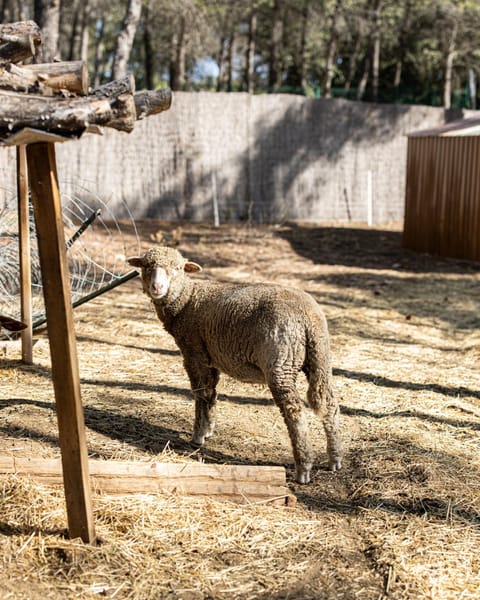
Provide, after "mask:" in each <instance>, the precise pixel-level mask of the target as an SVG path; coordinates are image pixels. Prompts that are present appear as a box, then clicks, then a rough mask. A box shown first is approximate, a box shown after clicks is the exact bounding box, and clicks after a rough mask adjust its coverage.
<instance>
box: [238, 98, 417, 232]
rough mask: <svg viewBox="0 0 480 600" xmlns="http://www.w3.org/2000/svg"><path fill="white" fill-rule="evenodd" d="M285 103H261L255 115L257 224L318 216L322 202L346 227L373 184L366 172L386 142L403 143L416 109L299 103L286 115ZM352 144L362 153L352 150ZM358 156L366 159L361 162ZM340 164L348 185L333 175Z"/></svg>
mask: <svg viewBox="0 0 480 600" xmlns="http://www.w3.org/2000/svg"><path fill="white" fill-rule="evenodd" d="M272 100H273V102H272ZM275 100H276V102H275ZM282 100H283V99H282V98H281V97H280V98H278V99H275V98H272V99H270V98H268V97H267V98H265V99H264V98H260V99H259V102H262V101H263V103H262V104H260V106H259V107H258V108H257V109H256V110H255V109H254V114H253V115H252V120H254V123H253V125H252V131H253V132H254V139H253V141H252V152H251V156H250V168H249V170H250V172H249V173H248V176H249V182H250V185H249V187H248V190H247V198H246V204H247V205H250V213H251V216H252V219H253V221H256V222H279V221H281V220H282V219H284V218H292V216H293V218H298V217H297V215H298V214H303V215H309V214H312V215H315V213H318V212H319V209H318V203H322V202H323V203H326V202H328V203H329V205H330V206H329V207H328V208H327V207H325V206H324V207H323V209H321V212H322V213H323V212H330V213H332V212H336V213H338V212H340V213H341V214H342V218H344V219H345V220H347V219H350V218H352V215H351V214H349V213H351V212H352V211H354V210H355V208H354V205H355V203H356V202H357V203H358V202H359V200H358V196H359V188H360V185H359V184H360V182H361V181H363V180H365V181H366V178H367V175H366V172H364V171H365V169H366V168H368V167H366V165H368V166H370V164H372V163H374V162H375V158H374V157H375V154H378V152H379V149H380V148H381V147H382V146H383V145H384V144H385V143H387V142H388V141H391V140H393V139H394V138H399V137H402V136H403V134H404V131H403V129H402V126H401V125H400V126H399V122H400V121H402V120H404V118H405V115H407V114H408V113H409V112H410V111H411V109H412V107H410V106H405V105H373V104H367V103H357V102H349V101H346V100H341V99H332V100H318V99H305V98H298V99H297V101H294V100H291V101H290V103H289V106H288V108H287V109H286V110H285V109H284V107H285V103H284V102H282ZM258 113H260V114H258ZM276 113H278V117H277V115H276ZM346 145H350V146H353V147H355V148H354V150H353V151H352V150H351V149H346ZM359 146H363V148H362V149H361V150H360V148H358V147H359ZM402 148H403V145H402ZM358 152H361V155H359V156H357V153H358ZM405 153H406V141H405ZM369 157H371V160H369ZM339 162H341V163H342V164H344V165H345V166H344V167H343V168H342V169H343V170H342V171H341V173H342V177H341V179H342V178H343V179H344V181H339V180H338V171H333V169H334V168H335V169H336V168H337V163H339ZM312 167H313V168H312ZM398 168H401V164H400V165H399V166H398ZM399 176H400V177H402V176H403V175H402V174H401V173H397V174H396V178H398V177H399ZM332 192H334V195H335V196H336V198H333V197H332V196H333V194H332ZM322 194H325V196H323V198H322ZM338 196H340V201H339V199H338ZM390 200H391V198H389V199H388V201H390ZM380 201H382V200H381V199H380ZM399 201H400V202H402V201H403V198H399ZM336 203H337V204H338V206H337V207H335V206H334V205H335V204H336ZM332 216H333V215H332ZM303 218H311V217H308V216H305V217H303ZM326 218H331V217H330V216H327V217H326ZM354 220H355V216H354Z"/></svg>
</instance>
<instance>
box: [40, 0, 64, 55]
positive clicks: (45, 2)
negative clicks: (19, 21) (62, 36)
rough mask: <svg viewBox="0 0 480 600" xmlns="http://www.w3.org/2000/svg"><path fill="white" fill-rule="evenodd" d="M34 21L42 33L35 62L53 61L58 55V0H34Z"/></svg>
mask: <svg viewBox="0 0 480 600" xmlns="http://www.w3.org/2000/svg"><path fill="white" fill-rule="evenodd" d="M34 14H35V21H36V23H38V25H39V27H40V30H41V34H42V45H41V46H40V51H39V52H38V53H37V54H36V59H35V62H53V61H54V60H58V59H59V58H60V56H59V47H58V42H59V24H60V0H35V2H34Z"/></svg>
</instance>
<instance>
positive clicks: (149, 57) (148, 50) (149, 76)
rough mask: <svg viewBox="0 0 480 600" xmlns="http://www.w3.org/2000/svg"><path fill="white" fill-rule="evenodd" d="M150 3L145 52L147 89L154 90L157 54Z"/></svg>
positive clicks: (145, 23) (147, 16)
mask: <svg viewBox="0 0 480 600" xmlns="http://www.w3.org/2000/svg"><path fill="white" fill-rule="evenodd" d="M150 4H151V3H150V2H148V3H147V4H146V6H145V10H144V13H143V15H144V19H143V51H144V53H145V87H146V88H147V89H149V90H153V88H154V87H155V85H154V81H153V77H154V72H155V53H154V51H153V44H152V37H153V36H152V23H151V18H152V15H151V9H150Z"/></svg>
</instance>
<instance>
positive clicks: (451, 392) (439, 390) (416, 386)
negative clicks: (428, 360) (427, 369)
mask: <svg viewBox="0 0 480 600" xmlns="http://www.w3.org/2000/svg"><path fill="white" fill-rule="evenodd" d="M333 374H334V375H335V376H341V377H346V378H347V379H354V380H356V381H363V382H368V383H373V384H374V385H376V386H379V387H386V388H402V389H404V390H410V391H415V392H419V391H428V392H434V393H436V394H442V395H444V396H451V397H453V398H457V397H458V396H470V397H472V398H478V399H480V390H471V389H469V388H465V387H463V386H460V387H449V386H446V385H440V384H438V383H414V382H413V381H398V380H395V379H389V378H388V377H383V376H381V375H371V374H369V373H362V372H359V371H350V370H348V369H340V368H338V367H335V368H334V369H333ZM404 416H410V415H408V414H407V415H404ZM439 422H444V421H443V420H442V419H439Z"/></svg>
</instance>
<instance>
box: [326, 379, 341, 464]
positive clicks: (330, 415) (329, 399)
mask: <svg viewBox="0 0 480 600" xmlns="http://www.w3.org/2000/svg"><path fill="white" fill-rule="evenodd" d="M321 415H322V422H323V429H324V430H325V435H326V438H327V454H328V467H329V469H330V471H339V470H340V469H341V468H342V458H343V450H342V443H341V440H340V433H339V420H340V418H339V417H340V407H339V405H338V402H337V400H336V398H335V397H334V395H333V391H332V388H331V387H330V385H327V386H326V389H325V392H324V397H323V402H322V403H321Z"/></svg>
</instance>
